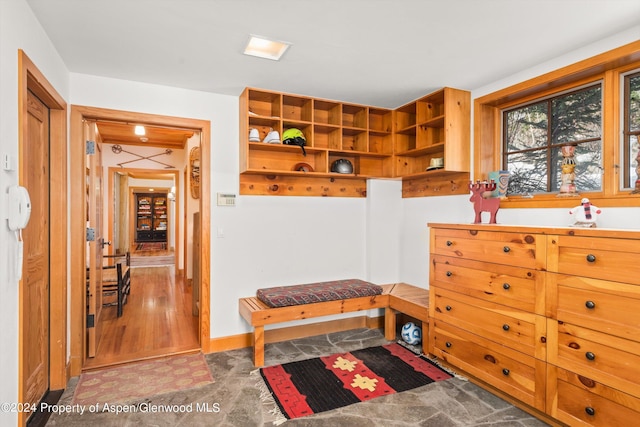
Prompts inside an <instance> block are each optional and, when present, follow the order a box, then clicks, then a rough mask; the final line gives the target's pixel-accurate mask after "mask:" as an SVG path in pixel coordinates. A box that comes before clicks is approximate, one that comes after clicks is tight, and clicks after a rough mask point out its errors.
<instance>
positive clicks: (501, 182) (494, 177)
mask: <svg viewBox="0 0 640 427" xmlns="http://www.w3.org/2000/svg"><path fill="white" fill-rule="evenodd" d="M509 174H510V172H509V171H508V170H504V171H491V172H489V181H495V182H496V183H497V184H498V188H496V189H495V190H493V191H492V192H491V197H499V198H500V199H502V200H504V199H506V198H507V190H508V189H509Z"/></svg>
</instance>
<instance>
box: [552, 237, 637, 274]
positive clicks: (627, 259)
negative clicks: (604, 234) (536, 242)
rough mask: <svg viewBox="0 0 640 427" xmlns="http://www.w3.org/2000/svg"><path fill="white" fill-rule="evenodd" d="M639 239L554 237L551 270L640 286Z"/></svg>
mask: <svg viewBox="0 0 640 427" xmlns="http://www.w3.org/2000/svg"><path fill="white" fill-rule="evenodd" d="M638 259H640V240H631V239H614V238H597V237H580V236H555V237H554V238H553V239H552V240H551V244H550V247H549V264H548V269H549V271H552V272H557V273H564V274H573V275H578V276H584V277H594V278H596V279H605V280H611V281H615V282H623V283H633V284H636V285H640V263H638Z"/></svg>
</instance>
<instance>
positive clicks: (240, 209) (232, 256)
mask: <svg viewBox="0 0 640 427" xmlns="http://www.w3.org/2000/svg"><path fill="white" fill-rule="evenodd" d="M71 103H72V104H77V105H85V106H94V107H101V108H112V109H116V110H127V111H137V112H144V113H151V114H161V115H169V116H178V117H187V118H194V119H203V120H209V121H210V122H211V134H212V136H211V166H212V167H211V169H212V170H211V184H210V189H211V195H212V197H211V200H212V204H213V206H212V207H211V212H212V218H211V230H212V233H211V336H212V337H214V338H215V337H223V336H229V335H234V334H238V333H243V332H247V331H249V330H250V328H249V326H248V325H247V324H246V322H245V321H244V320H243V319H242V318H241V317H240V315H239V314H238V298H240V297H243V296H248V295H254V294H255V291H256V289H258V288H260V287H266V286H276V285H289V284H296V283H306V282H313V281H321V280H330V279H340V278H351V277H356V278H362V279H368V278H369V277H368V271H367V261H366V256H367V230H368V228H367V226H366V222H367V218H368V214H367V210H369V211H370V212H372V211H373V213H371V215H374V217H375V215H376V213H375V211H376V210H377V209H386V208H384V207H385V206H389V201H388V200H387V199H388V197H389V192H388V191H381V192H380V197H381V198H382V199H383V202H381V203H376V202H371V201H370V200H371V199H359V198H333V197H331V198H326V197H273V196H268V197H265V196H238V197H237V198H236V207H233V208H230V207H218V206H216V205H215V203H216V202H215V200H216V197H215V195H216V193H219V192H221V193H235V194H238V188H239V179H238V176H239V175H238V174H239V158H238V156H239V149H238V144H239V134H238V127H239V125H238V118H239V105H238V98H237V97H232V96H224V95H216V94H210V93H205V92H197V91H189V90H182V89H176V88H169V87H163V86H157V85H151V84H144V83H135V82H129V81H122V80H115V79H106V78H100V77H94V76H87V75H80V74H73V73H72V74H71ZM374 193H375V191H374ZM370 197H372V198H373V197H375V196H374V195H370ZM392 197H393V199H394V200H399V199H400V196H399V192H395V193H393V195H392ZM368 200H369V201H368ZM392 212H393V211H392ZM394 215H395V217H394ZM384 216H385V217H386V220H387V222H389V223H390V227H391V228H392V229H393V228H394V227H396V226H395V225H393V222H394V221H395V222H396V223H397V221H399V211H397V210H396V211H395V214H394V213H392V214H384ZM218 230H220V233H221V234H223V235H224V237H218ZM396 239H397V238H396V237H395V235H393V234H387V235H377V242H378V243H379V244H380V245H386V247H390V248H397V243H396ZM387 240H389V242H386V241H387ZM398 259H399V253H398V252H397V251H395V252H393V253H391V254H390V257H389V258H388V259H387V260H386V262H384V263H377V264H376V271H375V274H376V276H377V277H384V278H385V279H386V278H389V280H390V281H395V280H397V271H398V264H397V260H398Z"/></svg>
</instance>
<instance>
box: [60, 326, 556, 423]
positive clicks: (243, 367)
mask: <svg viewBox="0 0 640 427" xmlns="http://www.w3.org/2000/svg"><path fill="white" fill-rule="evenodd" d="M385 343H387V341H386V340H385V339H384V336H383V334H382V332H381V331H380V330H376V329H356V330H353V331H346V332H339V333H332V334H327V335H320V336H316V337H311V338H304V339H298V340H292V341H287V342H281V343H276V344H268V345H267V346H266V353H265V359H266V364H267V365H273V364H278V363H284V362H290V361H294V360H301V359H307V358H312V357H317V356H321V355H328V354H332V353H337V352H342V351H351V350H355V349H359V348H364V347H371V346H375V345H381V344H385ZM206 359H207V361H208V363H209V367H210V369H211V372H212V374H213V377H214V380H215V382H214V383H213V384H210V385H207V386H205V387H202V388H198V389H193V390H188V391H182V392H178V393H170V394H165V395H160V396H153V397H149V398H147V399H143V400H141V401H140V400H139V401H136V402H131V405H127V407H130V406H135V405H136V404H139V403H142V405H140V406H139V407H140V408H149V410H147V411H139V412H136V413H120V414H116V413H114V412H99V413H93V414H89V413H88V410H85V413H84V414H83V415H80V414H79V413H77V412H72V413H65V414H53V415H52V416H51V417H50V419H49V421H48V423H47V426H65V427H74V426H87V425H99V426H101V427H102V426H224V427H226V426H228V427H253V426H256V427H257V426H270V425H272V422H270V421H269V414H268V411H267V410H265V408H267V407H266V406H264V405H263V403H262V402H261V398H260V391H259V389H258V388H257V387H256V381H261V380H259V375H258V376H256V375H251V372H252V371H254V367H253V364H252V361H251V351H250V349H248V348H247V349H241V350H233V351H226V352H221V353H213V354H209V355H207V356H206ZM77 380H78V378H73V379H72V380H71V381H70V383H69V387H68V388H67V390H65V392H64V393H63V395H62V397H61V398H60V401H59V402H58V405H66V404H71V402H72V398H73V392H74V389H75V385H76V383H77ZM152 405H178V406H179V405H184V406H183V408H184V410H183V411H181V412H177V413H166V412H157V411H156V412H154V411H153V410H152V408H153V407H152ZM207 411H208V412H207ZM283 425H284V426H287V427H300V426H309V427H312V426H340V427H356V426H357V427H368V426H384V427H400V426H402V427H406V426H421V427H430V426H433V427H448V426H491V427H525V426H526V427H539V426H546V425H547V424H545V423H543V422H541V421H539V420H537V419H535V418H534V417H532V416H530V415H529V414H527V413H525V412H523V411H521V410H519V409H517V408H515V407H514V406H512V405H510V404H509V403H507V402H505V401H504V400H502V399H500V398H498V397H496V396H494V395H492V394H490V393H488V392H486V391H484V390H482V389H481V388H479V387H477V386H475V385H474V384H472V383H470V382H467V381H464V380H461V379H458V378H453V379H451V380H447V381H441V382H436V383H432V384H429V385H426V386H423V387H420V388H417V389H414V390H411V391H406V392H403V393H399V394H395V395H391V396H385V397H381V398H378V399H374V400H371V401H368V402H362V403H357V404H355V405H351V406H347V407H344V408H341V409H337V410H334V411H328V412H324V413H320V414H317V415H312V416H308V417H304V418H299V419H296V420H288V421H286V422H285V423H284V424H283Z"/></svg>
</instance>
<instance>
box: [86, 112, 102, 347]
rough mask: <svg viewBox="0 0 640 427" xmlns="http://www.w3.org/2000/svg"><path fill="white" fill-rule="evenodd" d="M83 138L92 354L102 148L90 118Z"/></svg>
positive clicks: (97, 308) (98, 311) (96, 327)
mask: <svg viewBox="0 0 640 427" xmlns="http://www.w3.org/2000/svg"><path fill="white" fill-rule="evenodd" d="M84 136H85V138H84V139H85V141H87V160H86V166H87V173H86V179H87V230H88V232H87V249H86V250H87V252H86V253H87V283H88V286H89V293H88V298H87V299H88V301H87V356H88V357H94V356H95V355H96V351H97V350H98V344H99V343H100V332H101V327H100V326H101V315H102V248H103V246H104V239H103V236H102V195H103V182H102V152H101V144H100V141H99V138H100V135H98V133H97V131H96V124H95V122H94V121H90V120H85V122H84Z"/></svg>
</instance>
